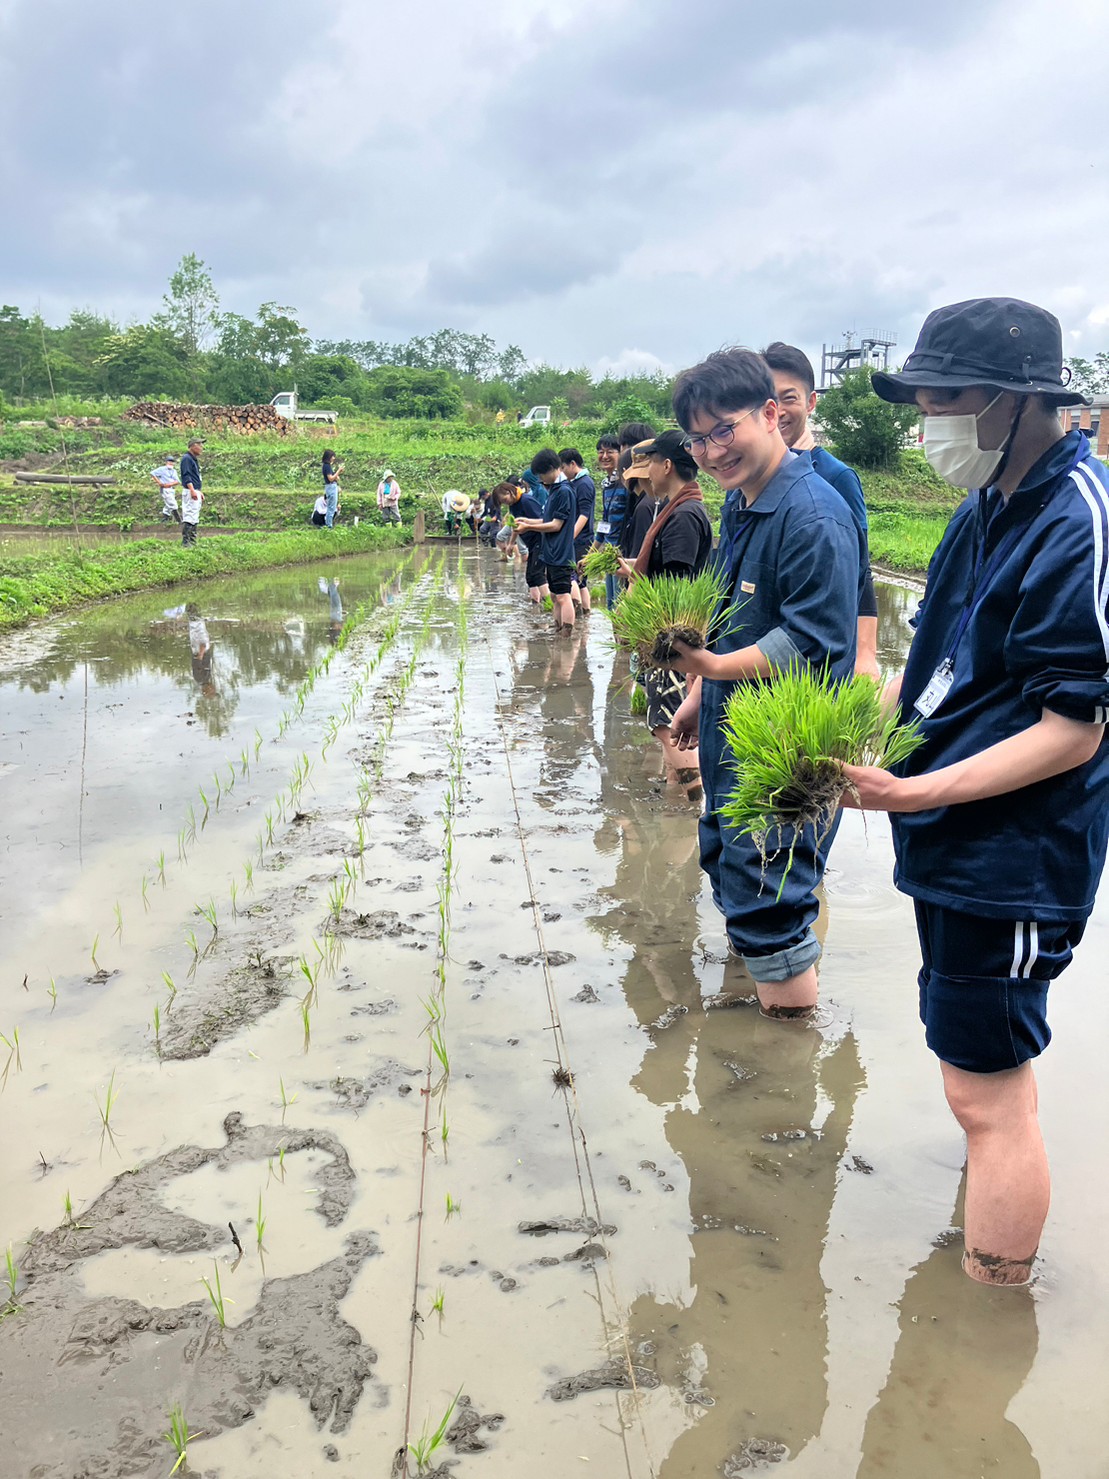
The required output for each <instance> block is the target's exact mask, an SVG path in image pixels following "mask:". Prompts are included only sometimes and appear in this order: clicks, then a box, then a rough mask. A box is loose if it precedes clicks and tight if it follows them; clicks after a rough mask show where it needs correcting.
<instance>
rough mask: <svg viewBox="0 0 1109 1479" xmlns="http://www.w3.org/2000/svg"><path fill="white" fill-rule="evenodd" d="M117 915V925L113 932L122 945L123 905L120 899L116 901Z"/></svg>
mask: <svg viewBox="0 0 1109 1479" xmlns="http://www.w3.org/2000/svg"><path fill="white" fill-rule="evenodd" d="M115 916H116V927H115V929H114V930H113V931H112V934H113V935H115V937H116V939H117V940H118V941H119V943H120V944H121V945H122V944H123V907H122V905H121V904H120V902H119V900H118V899H117V900H116V903H115Z"/></svg>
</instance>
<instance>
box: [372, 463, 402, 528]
mask: <svg viewBox="0 0 1109 1479" xmlns="http://www.w3.org/2000/svg"><path fill="white" fill-rule="evenodd" d="M377 511H378V513H379V514H380V515H381V517H382V519H383V520H384V522H385V523H386V524H399V523H400V484H399V483H398V482H397V480H396V477H395V476H394V475H393V471H392V469H391V468H388V467H387V468H386V469H385V471H384V472H383V473H382V474H381V482H380V483H378V485H377Z"/></svg>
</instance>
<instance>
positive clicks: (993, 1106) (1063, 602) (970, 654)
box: [846, 298, 1109, 1284]
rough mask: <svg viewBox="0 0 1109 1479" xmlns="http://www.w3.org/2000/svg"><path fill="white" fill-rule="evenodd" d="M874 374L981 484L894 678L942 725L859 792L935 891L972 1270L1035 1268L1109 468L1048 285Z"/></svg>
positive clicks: (1100, 723) (1097, 754)
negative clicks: (1054, 991)
mask: <svg viewBox="0 0 1109 1479" xmlns="http://www.w3.org/2000/svg"><path fill="white" fill-rule="evenodd" d="M874 389H875V390H876V391H877V393H878V394H879V395H880V396H881V397H882V398H883V400H888V401H893V402H896V403H903V404H908V405H913V404H914V403H915V404H916V406H917V407H919V409H920V411H921V412H922V414H923V416H924V455H925V457H927V459H928V461H929V463H930V464H931V466H932V467H933V469H934V470H935V471H936V472H937V473H939V475H940V477H942V478H943V479H944V480H945V481H946V482H948V483H950V484H951V485H952V486H953V487H956V488H966V489H968V490H969V496H968V497H967V499H966V500H965V502H964V503H963V504H962V506H961V507H960V508H959V509H958V510H957V512H956V513H955V515H954V517H953V518H952V519H951V522H950V523H949V524H948V526H947V530H946V532H945V534H944V536H943V538H942V539H941V540H940V544H939V548H938V549H937V550H936V553H935V554H934V555H933V557H932V563H931V565H930V566H929V570H928V584H927V586H926V588H925V591H924V596H923V598H922V599H921V603H920V608H919V610H918V612H917V616H916V620H915V623H914V625H915V628H916V631H915V634H914V636H913V642H912V646H911V647H910V649H909V656H908V660H907V662H906V665H905V672H904V674H903V675H902V676H901V677H900V678H898V679H895V680H894V682H892V683H891V684H890V685H889V687H888V689H887V699H888V701H889V702H890V704H891V705H897V706H899V708H900V711H901V716H902V718H903V719H916V720H917V722H918V723H919V724H920V726H921V728H922V730H923V731H924V736H925V743H924V745H923V746H922V747H921V748H920V749H919V750H917V751H915V752H914V754H913V755H912V756H910V758H909V759H908V760H906V761H905V762H904V763H903V764H902V765H900V766H899V767H898V772H899V773H898V774H896V775H891V774H889V772H887V771H884V770H877V769H871V768H855V767H852V766H848V767H846V770H847V775H848V778H849V780H850V782H851V784H852V786H853V787H854V788H855V794H854V799H853V800H852V801H851V803H850V804H853V805H854V804H858V805H860V806H862V807H864V808H867V809H870V810H876V811H887V812H889V813H890V822H891V825H892V828H893V841H894V851H895V855H896V859H897V871H896V873H895V874H894V882H895V883H896V885H897V887H898V888H899V889H900V890H901V891H902V893H906V894H909V895H910V897H911V898H912V899H913V902H914V906H915V909H916V921H917V933H918V935H919V937H920V949H921V958H922V962H923V964H922V966H921V969H920V974H919V977H918V984H919V989H920V1016H921V1020H922V1021H923V1023H924V1028H925V1038H926V1041H927V1043H928V1046H929V1047H930V1048H931V1049H932V1051H933V1052H934V1053H935V1054H936V1056H937V1057H938V1058H939V1059H940V1066H941V1069H942V1073H943V1086H944V1093H945V1095H946V1097H947V1102H948V1104H949V1105H950V1107H951V1110H952V1113H953V1114H954V1115H955V1118H956V1119H957V1120H958V1122H959V1124H960V1126H961V1127H962V1129H963V1130H964V1132H965V1133H966V1138H967V1162H966V1205H965V1213H964V1228H965V1231H964V1238H965V1252H964V1254H963V1267H964V1269H965V1270H966V1272H967V1273H968V1274H969V1275H970V1276H971V1278H973V1279H977V1280H978V1281H979V1282H981V1283H983V1284H1024V1283H1027V1282H1028V1280H1029V1279H1030V1278H1031V1275H1032V1267H1033V1263H1034V1261H1035V1257H1036V1252H1037V1250H1038V1248H1039V1244H1040V1234H1041V1232H1042V1230H1043V1225H1044V1221H1045V1219H1046V1217H1047V1209H1048V1201H1049V1197H1050V1177H1049V1174H1048V1166H1047V1155H1046V1153H1045V1151H1044V1143H1043V1137H1042V1135H1041V1133H1040V1125H1039V1118H1038V1113H1037V1090H1036V1079H1035V1075H1034V1073H1033V1069H1032V1060H1033V1059H1034V1058H1036V1057H1037V1056H1038V1055H1039V1054H1040V1053H1042V1052H1043V1050H1044V1048H1046V1047H1047V1045H1048V1043H1049V1042H1050V1040H1051V1031H1050V1029H1049V1027H1048V1025H1047V993H1048V985H1049V983H1050V982H1051V981H1053V980H1054V979H1055V978H1056V977H1057V976H1058V975H1060V974H1061V972H1062V971H1063V970H1064V969H1065V968H1066V966H1067V965H1068V964H1069V963H1070V959H1071V953H1072V951H1073V950H1074V948H1075V946H1076V945H1077V944H1078V942H1079V940H1081V938H1082V934H1083V931H1084V930H1085V927H1086V920H1087V919H1088V918H1089V915H1090V911H1091V909H1092V908H1093V905H1094V896H1095V893H1096V891H1097V886H1098V883H1099V881H1100V879H1101V874H1102V869H1103V868H1104V865H1105V849H1106V843H1107V841H1109V745H1107V744H1106V743H1105V724H1106V720H1107V719H1109V624H1107V618H1106V599H1107V576H1106V555H1107V551H1109V469H1106V467H1105V466H1104V464H1103V463H1101V462H1099V461H1098V460H1097V458H1096V457H1094V455H1093V453H1092V451H1091V449H1090V444H1089V442H1088V441H1087V439H1086V437H1085V435H1084V434H1083V433H1082V432H1081V431H1071V432H1067V433H1066V434H1064V432H1063V431H1062V428H1061V427H1060V424H1059V414H1058V413H1059V407H1060V406H1081V405H1085V404H1088V402H1086V401H1085V399H1084V397H1083V396H1081V395H1079V394H1078V392H1077V391H1074V390H1069V389H1068V388H1067V382H1066V381H1065V380H1064V378H1063V345H1062V332H1061V330H1060V327H1059V323H1058V320H1057V319H1055V318H1054V317H1053V316H1052V315H1051V314H1050V313H1048V312H1046V311H1045V310H1044V309H1042V308H1037V307H1034V306H1033V305H1032V304H1031V303H1023V302H1021V301H1019V300H1017V299H1011V298H982V299H973V300H971V301H969V302H965V303H955V304H953V305H951V306H950V307H947V308H938V309H936V311H935V312H934V313H931V314H929V315H928V317H927V319H925V321H924V327H923V328H922V329H921V331H920V337H919V339H918V340H917V344H916V348H915V349H914V350H913V352H912V354H910V355H909V357H908V359H907V360H906V361H905V367H904V369H903V370H902V371H901V372H900V373H899V374H889V373H886V372H881V373H877V374H875V376H874ZM1071 1093H1072V1094H1074V1095H1078V1096H1080V1095H1081V1093H1082V1086H1080V1085H1074V1086H1071Z"/></svg>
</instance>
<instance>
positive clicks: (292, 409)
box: [270, 390, 339, 426]
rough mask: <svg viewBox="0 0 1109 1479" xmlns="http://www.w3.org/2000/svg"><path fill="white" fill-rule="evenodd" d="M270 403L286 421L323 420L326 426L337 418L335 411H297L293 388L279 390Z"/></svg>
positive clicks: (333, 423)
mask: <svg viewBox="0 0 1109 1479" xmlns="http://www.w3.org/2000/svg"><path fill="white" fill-rule="evenodd" d="M270 405H271V406H272V407H273V409H274V410H275V411H276V412H277V414H278V415H279V416H284V418H285V420H286V421H323V422H326V423H327V425H328V426H334V425H335V423H336V421H338V419H339V417H338V413H337V412H335V411H298V410H297V393H296V391H295V390H283V391H281V392H280V393H279V394H278V395H275V396H274V398H273V400H272V401H270Z"/></svg>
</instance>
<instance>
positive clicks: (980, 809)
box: [891, 432, 1109, 922]
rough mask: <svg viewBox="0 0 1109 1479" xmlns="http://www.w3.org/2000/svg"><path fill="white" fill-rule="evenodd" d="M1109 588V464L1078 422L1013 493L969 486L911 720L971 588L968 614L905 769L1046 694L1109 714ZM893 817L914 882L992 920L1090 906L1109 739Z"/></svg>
mask: <svg viewBox="0 0 1109 1479" xmlns="http://www.w3.org/2000/svg"><path fill="white" fill-rule="evenodd" d="M999 550H1000V551H1001V552H1002V556H1001V558H1000V560H999V559H998V558H997V552H998V551H999ZM976 569H977V571H978V576H977V582H976V583H975V570H976ZM972 588H973V597H971V591H972ZM1107 598H1109V472H1107V470H1106V468H1105V467H1104V465H1103V464H1102V463H1100V462H1099V461H1097V459H1096V458H1095V457H1094V456H1093V454H1092V453H1091V451H1090V445H1089V443H1088V442H1087V440H1086V438H1085V437H1084V436H1083V435H1082V434H1081V433H1080V432H1071V433H1070V434H1069V435H1067V436H1065V437H1062V438H1061V439H1060V440H1059V441H1058V442H1056V444H1055V445H1054V447H1052V448H1051V449H1050V450H1049V451H1048V452H1047V453H1045V455H1044V456H1043V457H1042V458H1041V459H1040V461H1039V462H1038V463H1037V464H1036V465H1035V467H1033V468H1032V470H1031V471H1030V472H1029V474H1028V476H1027V477H1026V478H1025V479H1024V481H1023V482H1022V483H1021V485H1020V487H1019V488H1018V489H1017V490H1016V492H1015V493H1013V494H1012V495H1011V496H1010V498H1009V500H1008V503H1007V504H1006V502H1005V500H1004V499H1003V498H1002V496H1001V494H1000V493H999V492H998V491H997V490H996V489H993V490H990V491H989V492H988V493H987V492H985V491H983V492H981V493H972V494H971V495H970V496H969V497H968V498H967V500H966V501H965V502H964V503H963V504H962V505H961V507H960V508H959V509H958V511H957V512H956V513H955V515H954V516H953V518H952V520H951V523H950V524H949V525H948V527H947V532H946V533H945V534H944V537H943V539H942V540H941V541H940V545H939V548H938V549H937V550H936V553H935V555H934V556H933V557H932V563H931V566H930V568H929V571H928V584H927V588H926V590H925V594H924V598H923V600H922V601H921V603H920V608H919V610H918V612H917V615H916V618H915V620H914V625H915V627H916V635H915V637H914V638H913V644H912V647H911V649H910V651H909V658H908V663H907V665H906V668H905V676H904V678H903V680H902V685H901V713H902V717H903V718H908V717H910V716H911V715H912V714H913V705H914V703H915V702H916V699H917V698H918V697H919V696H920V694H921V693H922V691H923V690H924V689H925V688H926V687H927V685H928V683H929V680H930V679H931V677H932V675H933V673H935V671H936V669H937V668H938V667H939V666H940V665H941V664H942V663H943V662H944V660H945V659H947V658H948V657H950V656H951V655H952V646H953V644H954V641H955V638H956V635H957V633H958V631H959V627H960V624H961V622H962V621H963V618H964V613H965V612H966V611H967V610H968V601H970V607H969V610H970V615H969V620H968V621H967V622H966V625H965V630H964V631H963V634H962V637H961V639H960V640H959V643H958V646H957V648H956V649H955V651H954V655H953V662H954V673H953V681H952V684H951V687H950V689H949V690H948V692H947V694H946V696H945V697H944V699H943V701H942V703H941V704H940V705H939V707H938V708H937V709H936V711H935V713H934V714H933V715H932V716H931V717H930V718H927V719H922V720H921V721H920V724H921V728H922V729H923V731H924V734H925V736H926V738H927V743H926V744H925V745H923V746H922V747H921V748H920V749H919V750H917V752H916V753H915V754H914V755H912V756H910V758H909V759H908V760H907V761H906V762H905V763H904V764H903V765H902V766H900V767H899V770H898V773H899V774H901V775H919V774H923V773H925V772H928V771H933V770H939V769H940V768H941V767H943V766H945V765H951V764H953V763H954V762H955V761H957V760H964V759H966V758H967V757H968V756H970V755H976V754H978V753H979V751H981V750H984V749H986V748H987V747H988V746H990V745H993V744H996V743H997V742H998V741H999V740H1003V739H1007V738H1009V737H1010V736H1011V735H1015V734H1019V733H1020V732H1021V731H1022V730H1025V729H1027V728H1028V727H1029V726H1030V725H1032V724H1035V723H1036V722H1037V721H1038V720H1039V718H1040V716H1041V713H1042V711H1043V710H1044V709H1045V708H1046V709H1050V710H1051V711H1052V712H1053V713H1056V714H1061V715H1063V716H1064V717H1065V718H1069V719H1076V720H1080V721H1082V722H1084V723H1089V724H1104V723H1105V722H1106V720H1107V719H1109V621H1107V617H1106V601H1107ZM891 821H892V824H893V835H894V846H895V851H896V855H897V871H896V875H895V877H896V882H897V886H898V888H900V889H901V890H902V891H903V892H904V893H907V894H911V895H912V896H913V897H914V898H918V899H923V900H925V901H926V902H929V903H933V904H939V905H942V906H945V907H947V908H950V909H957V910H961V911H962V912H964V913H966V914H976V915H979V916H983V917H986V918H990V919H1014V920H1038V921H1040V920H1042V921H1052V922H1065V921H1068V920H1079V919H1084V918H1085V917H1086V916H1087V915H1088V914H1089V912H1090V910H1091V909H1092V908H1093V903H1094V895H1095V892H1096V890H1097V885H1098V881H1099V879H1100V877H1101V871H1102V867H1103V866H1104V863H1105V849H1106V841H1107V836H1109V744H1107V743H1106V742H1105V740H1104V739H1103V741H1102V744H1101V747H1100V749H1099V750H1098V752H1097V754H1096V755H1094V757H1093V758H1092V759H1091V760H1090V761H1088V762H1087V763H1086V764H1085V765H1081V766H1078V767H1077V768H1076V769H1074V770H1069V771H1067V772H1066V773H1065V774H1063V775H1058V776H1054V777H1053V778H1052V779H1050V780H1046V781H1040V782H1038V783H1037V784H1036V785H1033V786H1025V787H1023V788H1022V789H1021V790H1018V791H1010V792H1008V793H1007V794H1006V795H1003V796H997V797H993V798H991V799H989V800H986V801H972V802H966V803H964V804H963V805H960V806H950V807H939V808H936V809H934V810H932V811H924V812H916V813H905V814H900V815H898V814H895V815H893V816H892V817H891Z"/></svg>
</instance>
